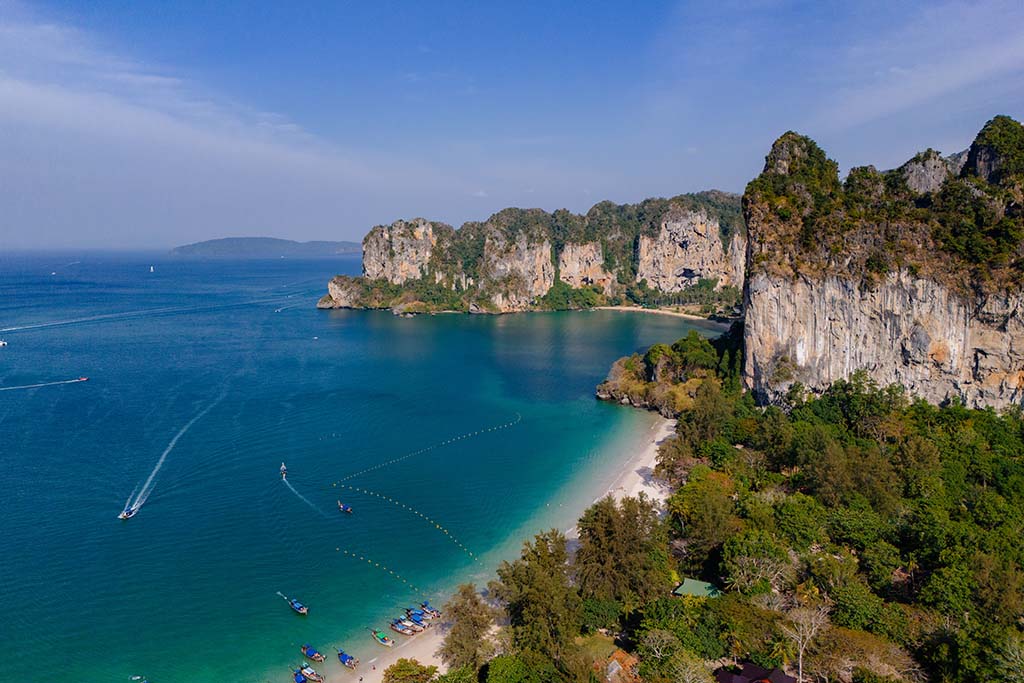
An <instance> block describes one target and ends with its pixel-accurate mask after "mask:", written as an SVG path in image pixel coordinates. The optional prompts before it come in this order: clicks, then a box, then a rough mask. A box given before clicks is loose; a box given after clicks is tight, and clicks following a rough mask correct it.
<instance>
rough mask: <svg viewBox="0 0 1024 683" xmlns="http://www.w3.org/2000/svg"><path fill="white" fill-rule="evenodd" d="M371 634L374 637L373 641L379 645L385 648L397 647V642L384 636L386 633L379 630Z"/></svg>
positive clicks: (373, 630) (374, 630) (372, 631)
mask: <svg viewBox="0 0 1024 683" xmlns="http://www.w3.org/2000/svg"><path fill="white" fill-rule="evenodd" d="M370 633H371V634H372V635H373V639H374V640H376V641H377V644H378V645H383V646H384V647H394V646H395V641H393V640H392V639H391V638H388V637H387V636H386V635H385V634H384V631H380V630H378V629H371V630H370Z"/></svg>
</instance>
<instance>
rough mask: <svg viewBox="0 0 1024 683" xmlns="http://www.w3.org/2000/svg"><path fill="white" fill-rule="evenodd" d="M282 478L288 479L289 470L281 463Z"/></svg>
mask: <svg viewBox="0 0 1024 683" xmlns="http://www.w3.org/2000/svg"><path fill="white" fill-rule="evenodd" d="M281 478H282V479H287V478H288V468H287V467H285V466H284V463H281Z"/></svg>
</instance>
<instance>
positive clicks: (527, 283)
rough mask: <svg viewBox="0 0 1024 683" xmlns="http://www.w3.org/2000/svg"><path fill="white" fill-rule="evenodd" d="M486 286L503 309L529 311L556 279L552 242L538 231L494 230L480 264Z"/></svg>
mask: <svg viewBox="0 0 1024 683" xmlns="http://www.w3.org/2000/svg"><path fill="white" fill-rule="evenodd" d="M480 270H481V273H482V276H483V281H484V288H485V289H486V290H487V291H490V292H492V294H491V297H490V299H491V302H492V303H493V304H494V306H495V307H496V308H497V309H498V310H499V311H501V312H502V313H515V312H519V311H526V310H529V309H530V308H531V306H533V304H534V303H535V302H536V299H537V298H538V297H541V296H544V295H545V294H547V292H548V290H549V289H551V285H553V284H554V283H555V266H554V264H553V263H552V262H551V242H549V241H548V240H547V239H543V238H540V237H539V236H537V235H534V236H532V237H531V236H528V235H526V234H525V233H519V234H518V235H516V236H514V237H510V236H508V235H505V234H504V233H502V232H501V231H492V232H491V233H490V234H488V235H487V237H486V239H485V240H484V254H483V263H482V264H481V267H480Z"/></svg>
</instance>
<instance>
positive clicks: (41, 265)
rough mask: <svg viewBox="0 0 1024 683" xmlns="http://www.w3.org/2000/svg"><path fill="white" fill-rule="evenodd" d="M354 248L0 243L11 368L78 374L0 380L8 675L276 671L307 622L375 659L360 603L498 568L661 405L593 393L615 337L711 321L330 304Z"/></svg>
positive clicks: (121, 676)
mask: <svg viewBox="0 0 1024 683" xmlns="http://www.w3.org/2000/svg"><path fill="white" fill-rule="evenodd" d="M150 265H153V266H154V272H153V273H150V272H149V266H150ZM358 267H359V264H358V260H356V259H348V260H341V259H339V260H333V261H330V260H324V261H289V260H280V261H246V262H241V261H240V262H225V261H217V262H187V261H171V260H166V259H164V258H163V257H160V256H156V255H148V254H116V255H110V254H96V253H91V254H85V255H76V254H50V255H39V254H37V255H14V256H11V255H6V256H3V257H2V261H0V330H3V331H0V339H6V340H7V341H8V342H9V346H7V347H4V348H0V387H8V386H10V387H14V386H29V385H35V384H42V383H47V382H55V381H62V380H67V379H72V378H77V377H79V376H87V377H89V380H88V381H87V382H79V383H73V384H59V385H53V386H45V387H37V388H33V389H24V390H12V391H5V392H0V453H2V454H3V474H2V478H3V479H2V482H3V491H4V495H3V501H4V514H3V515H0V557H3V561H2V562H0V581H2V583H3V585H4V591H3V597H2V598H0V600H2V608H3V611H4V615H5V621H6V623H5V626H4V628H2V629H0V680H29V681H32V680H43V679H44V678H45V679H50V680H57V679H59V680H80V681H128V680H129V679H130V676H132V675H145V676H147V677H148V678H149V680H150V681H152V683H171V682H177V681H182V682H184V681H196V682H199V683H203V682H206V681H215V680H237V681H263V680H280V681H287V680H289V673H288V667H289V665H290V664H297V663H298V662H299V661H300V659H301V655H300V653H299V646H300V645H301V644H302V643H304V642H311V643H313V644H315V645H316V646H318V647H319V648H320V649H321V650H324V651H326V652H329V653H332V654H333V650H331V649H330V648H331V646H334V645H338V646H342V647H345V649H346V650H348V651H350V652H352V653H353V654H355V655H356V656H358V657H360V658H361V659H363V661H368V660H369V659H371V658H372V657H373V656H374V655H375V654H377V652H376V650H375V648H376V646H375V645H374V644H373V642H372V641H371V640H370V638H369V636H368V635H367V633H366V631H365V629H366V628H367V627H371V626H377V627H384V626H386V623H387V619H386V617H387V616H388V615H390V614H397V612H398V611H399V610H400V608H404V607H405V606H407V605H411V604H413V603H414V602H418V601H419V599H420V598H422V597H429V598H432V599H434V600H440V599H443V596H444V594H445V593H446V592H448V591H449V590H450V589H451V588H453V587H454V586H455V585H456V584H457V583H458V582H459V581H462V580H467V579H476V580H486V579H487V578H490V576H491V573H492V570H493V567H494V565H495V564H496V563H497V562H498V561H499V560H500V559H503V558H506V557H509V556H510V555H511V554H514V553H515V552H516V549H517V548H518V545H519V543H520V542H521V541H522V540H523V537H524V536H525V535H527V534H529V533H533V532H534V531H536V530H538V529H541V528H544V527H547V526H552V525H553V526H558V527H559V528H565V527H566V526H568V525H571V523H572V520H573V518H574V516H575V509H576V508H578V507H579V506H580V505H583V504H586V502H589V499H592V497H593V495H594V493H595V487H599V486H600V482H602V481H603V480H604V478H606V473H607V472H609V471H610V470H617V469H618V468H620V467H621V464H622V462H624V460H625V458H626V457H628V454H624V453H623V450H624V449H627V445H628V444H629V443H631V440H632V439H634V438H635V436H636V435H637V434H639V433H641V432H644V431H646V430H648V429H649V427H650V425H651V423H652V422H651V420H652V418H651V416H649V415H646V414H644V413H641V412H639V411H633V410H630V409H626V408H621V407H619V406H614V405H608V404H604V403H600V402H598V401H596V400H594V398H593V390H594V386H595V384H596V383H597V382H599V381H600V380H601V379H602V378H603V377H604V375H605V373H606V372H607V370H608V367H609V365H610V364H611V362H612V361H614V360H615V359H616V358H618V357H619V356H622V355H625V354H627V353H631V352H633V351H636V350H639V349H641V348H643V347H645V346H647V345H649V344H651V343H654V342H656V341H667V342H671V341H674V340H675V339H677V338H678V337H680V336H682V335H684V334H685V333H686V332H687V331H688V330H690V329H694V328H697V329H700V330H702V331H705V332H707V333H709V334H713V333H717V331H718V328H716V327H714V326H711V325H706V324H702V323H698V322H693V321H687V320H683V319H679V318H671V317H666V316H647V315H643V314H623V313H619V312H605V311H596V312H586V313H550V314H524V315H515V316H459V315H438V316H421V317H417V318H413V319H403V318H396V317H394V316H392V315H390V314H389V313H387V312H355V311H318V310H316V309H315V308H314V304H315V302H316V299H317V298H318V297H319V295H320V294H322V292H323V291H324V287H325V284H326V281H327V279H328V278H329V277H330V276H331V275H333V274H335V273H337V272H348V273H354V272H357V271H358ZM51 273H55V274H52V275H51ZM204 411H206V412H204ZM196 418H198V419H196ZM193 420H194V421H193ZM190 423H191V424H190ZM186 427H187V429H185V428H186ZM176 436H178V438H177V440H176V441H175V437H176ZM172 442H173V443H172ZM169 447H170V448H169ZM165 452H166V457H165V459H164V461H163V464H162V465H161V466H160V468H159V470H158V471H157V472H156V474H155V475H154V476H153V479H152V483H151V489H152V491H151V494H150V495H149V497H148V499H146V503H145V505H144V506H143V507H142V508H141V510H140V511H139V513H138V515H137V516H136V517H135V518H133V519H131V520H128V521H120V520H118V519H116V516H117V513H118V512H119V511H120V510H121V507H122V505H123V504H124V502H125V500H126V499H128V498H129V496H131V495H132V494H133V492H135V493H136V494H138V492H139V490H141V487H142V485H143V483H144V482H145V481H146V480H147V478H149V477H150V476H151V475H152V474H153V472H154V469H155V468H156V466H157V464H158V462H159V461H160V457H161V455H162V454H163V453H165ZM406 456H408V457H406ZM282 461H284V462H286V463H287V466H288V473H289V474H288V483H289V484H291V487H288V486H286V485H285V484H284V483H283V482H282V481H281V478H280V476H279V474H278V468H279V466H280V464H281V462H282ZM392 461H394V462H392ZM367 470H368V471H367ZM352 475H356V476H352ZM349 487H356V488H357V489H358V490H356V488H349ZM339 499H340V500H343V501H344V502H346V503H349V504H351V505H352V506H353V507H354V509H355V512H354V514H352V515H342V514H341V513H339V512H338V510H337V507H336V501H337V500H339ZM570 511H571V512H570ZM278 591H280V592H281V593H283V594H285V595H288V596H295V597H297V598H299V599H300V600H302V601H303V602H305V603H306V604H307V605H309V608H310V613H309V615H308V616H306V617H301V616H298V615H295V614H293V613H292V612H291V611H290V610H289V609H288V606H287V604H286V603H285V602H284V601H283V600H282V599H281V598H280V597H279V596H278V595H277V592H278ZM334 665H335V666H336V661H335V662H334ZM330 668H331V670H332V672H333V671H334V667H330ZM268 672H270V673H269V675H268ZM345 676H346V675H345V674H341V673H337V674H336V675H333V676H332V677H331V679H330V680H348V679H347V678H346V677H345ZM352 680H355V678H352Z"/></svg>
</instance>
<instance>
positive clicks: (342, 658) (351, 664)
mask: <svg viewBox="0 0 1024 683" xmlns="http://www.w3.org/2000/svg"><path fill="white" fill-rule="evenodd" d="M335 649H338V648H335ZM338 661H339V662H341V664H342V666H347V667H348V668H350V669H352V670H355V668H356V664H358V663H359V660H358V659H356V658H355V657H353V656H352V655H350V654H348V653H346V652H345V651H344V650H340V649H338Z"/></svg>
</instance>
